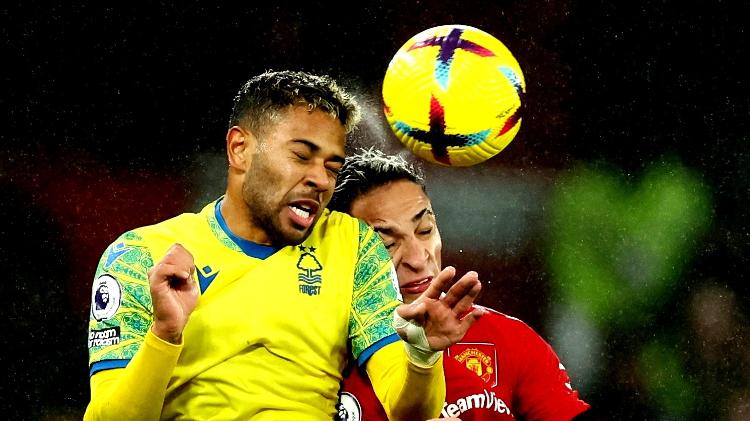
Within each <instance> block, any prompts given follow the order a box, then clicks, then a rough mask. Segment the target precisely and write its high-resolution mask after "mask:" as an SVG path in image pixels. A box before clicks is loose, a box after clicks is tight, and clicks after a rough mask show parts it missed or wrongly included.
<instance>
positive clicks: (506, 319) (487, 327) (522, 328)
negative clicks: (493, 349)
mask: <svg viewBox="0 0 750 421" xmlns="http://www.w3.org/2000/svg"><path fill="white" fill-rule="evenodd" d="M477 307H481V308H483V309H485V310H486V311H487V312H486V313H485V314H484V315H483V316H482V317H480V318H479V320H477V321H476V322H475V323H474V324H473V325H472V326H471V328H469V331H468V332H467V335H466V336H467V337H469V338H472V340H477V339H483V338H484V339H488V340H489V339H492V340H493V342H509V343H519V342H521V341H522V342H527V341H536V340H541V336H540V335H539V334H538V333H537V332H536V331H535V330H534V329H533V328H532V327H531V326H529V325H528V324H527V323H526V322H524V321H523V320H521V319H518V318H516V317H513V316H509V315H507V314H505V313H501V312H499V311H497V310H495V309H492V308H489V307H485V306H477Z"/></svg>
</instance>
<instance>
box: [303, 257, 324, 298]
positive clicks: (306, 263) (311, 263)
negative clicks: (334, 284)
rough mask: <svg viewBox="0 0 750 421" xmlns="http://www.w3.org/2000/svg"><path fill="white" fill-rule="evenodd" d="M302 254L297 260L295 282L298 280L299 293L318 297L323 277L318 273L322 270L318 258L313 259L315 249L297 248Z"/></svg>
mask: <svg viewBox="0 0 750 421" xmlns="http://www.w3.org/2000/svg"><path fill="white" fill-rule="evenodd" d="M298 247H299V249H300V251H302V254H300V256H299V260H297V269H299V273H298V274H297V280H299V292H300V293H302V294H307V295H310V296H313V295H320V288H321V286H322V285H321V284H322V283H323V277H322V276H321V275H320V274H319V273H318V272H320V271H321V270H323V265H321V264H320V262H319V261H318V258H317V257H315V254H314V253H315V247H312V246H309V247H305V246H298Z"/></svg>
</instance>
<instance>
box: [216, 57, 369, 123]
mask: <svg viewBox="0 0 750 421" xmlns="http://www.w3.org/2000/svg"><path fill="white" fill-rule="evenodd" d="M290 105H307V106H308V107H309V108H310V109H311V110H312V109H315V108H318V109H321V110H323V111H325V112H327V113H329V114H331V115H332V116H334V117H336V118H337V119H338V120H339V121H340V122H341V124H342V125H343V126H344V128H345V129H346V132H347V133H349V132H351V130H352V129H353V128H354V126H355V125H356V124H357V123H358V122H359V119H360V109H359V105H358V104H357V102H356V100H355V99H354V97H353V96H352V95H351V94H350V93H348V92H346V91H345V90H344V89H343V88H341V87H339V86H338V85H337V84H336V82H335V81H334V80H333V79H332V78H331V77H329V76H327V75H314V74H311V73H307V72H302V71H291V70H284V71H267V72H264V73H262V74H260V75H257V76H254V77H253V78H251V79H250V80H248V81H247V82H246V83H245V84H244V85H242V88H240V90H239V92H237V95H236V96H235V97H234V105H233V107H232V115H231V116H230V118H229V127H232V126H242V127H245V128H247V129H248V130H250V131H251V132H253V133H255V134H256V135H258V136H261V135H263V134H264V130H265V129H267V128H268V126H269V125H272V124H273V123H274V121H275V120H276V119H277V118H278V116H279V111H281V110H283V109H284V108H286V107H288V106H290Z"/></svg>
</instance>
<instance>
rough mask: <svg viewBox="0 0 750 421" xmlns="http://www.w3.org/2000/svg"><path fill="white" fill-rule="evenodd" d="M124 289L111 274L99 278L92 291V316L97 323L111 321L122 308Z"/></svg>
mask: <svg viewBox="0 0 750 421" xmlns="http://www.w3.org/2000/svg"><path fill="white" fill-rule="evenodd" d="M121 297H122V287H121V286H120V283H119V282H118V281H117V279H115V277H114V276H112V275H110V274H107V273H105V274H103V275H101V276H99V277H98V278H97V279H96V281H95V282H94V283H93V286H92V290H91V316H92V317H93V318H94V320H96V321H97V322H100V321H102V320H109V319H111V318H112V317H113V316H114V315H115V314H116V313H117V310H118V309H119V308H120V299H121Z"/></svg>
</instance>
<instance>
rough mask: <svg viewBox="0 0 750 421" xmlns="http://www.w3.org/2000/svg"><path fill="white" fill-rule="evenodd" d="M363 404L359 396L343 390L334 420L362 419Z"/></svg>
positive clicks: (357, 420)
mask: <svg viewBox="0 0 750 421" xmlns="http://www.w3.org/2000/svg"><path fill="white" fill-rule="evenodd" d="M361 420H362V406H361V405H360V404H359V401H358V400H357V397H356V396H354V395H352V394H351V393H349V392H341V395H339V402H338V403H337V404H336V415H334V417H333V421H361Z"/></svg>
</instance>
